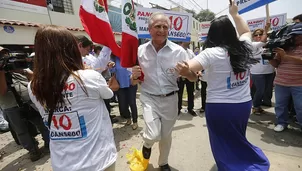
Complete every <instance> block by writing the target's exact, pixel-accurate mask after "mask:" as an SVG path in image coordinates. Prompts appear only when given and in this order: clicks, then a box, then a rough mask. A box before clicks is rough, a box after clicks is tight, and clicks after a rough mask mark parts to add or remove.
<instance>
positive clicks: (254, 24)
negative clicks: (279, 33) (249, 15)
mask: <svg viewBox="0 0 302 171" xmlns="http://www.w3.org/2000/svg"><path fill="white" fill-rule="evenodd" d="M286 19H287V18H286V13H284V14H278V15H272V16H270V23H271V29H272V30H274V31H275V30H279V29H280V28H281V27H282V26H283V25H285V24H286ZM247 24H248V26H249V28H250V30H251V31H252V32H253V31H254V30H256V29H259V28H260V29H264V27H265V24H266V17H262V18H256V19H252V20H247Z"/></svg>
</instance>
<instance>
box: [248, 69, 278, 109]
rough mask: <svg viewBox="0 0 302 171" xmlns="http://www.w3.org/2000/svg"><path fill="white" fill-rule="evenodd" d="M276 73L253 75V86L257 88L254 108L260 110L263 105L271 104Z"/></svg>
mask: <svg viewBox="0 0 302 171" xmlns="http://www.w3.org/2000/svg"><path fill="white" fill-rule="evenodd" d="M274 77H275V73H272V74H252V81H253V86H255V87H256V89H255V93H254V97H253V106H254V107H255V108H259V107H260V106H261V104H262V101H263V103H265V104H268V105H269V104H271V103H272V102H271V99H272V94H273V82H274Z"/></svg>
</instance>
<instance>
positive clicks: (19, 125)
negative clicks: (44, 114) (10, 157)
mask: <svg viewBox="0 0 302 171" xmlns="http://www.w3.org/2000/svg"><path fill="white" fill-rule="evenodd" d="M10 56H11V55H10V51H9V50H8V49H5V48H3V47H0V59H1V61H2V63H1V66H0V94H1V95H0V106H1V108H2V109H3V113H4V116H5V118H6V119H7V121H8V122H9V125H10V128H11V133H12V135H13V137H14V138H16V139H15V140H16V142H20V144H21V145H22V146H23V147H24V148H25V149H26V150H28V151H29V153H30V159H31V161H36V160H38V159H40V158H41V154H42V153H41V152H40V151H39V148H38V143H37V141H36V140H35V138H34V137H33V136H32V135H31V133H30V129H29V127H28V125H27V121H29V122H31V123H32V124H34V125H35V126H36V127H37V128H38V129H39V131H40V132H41V134H42V137H43V139H44V141H45V144H44V145H45V148H46V149H48V148H49V137H48V136H49V135H48V134H49V132H48V130H47V128H46V127H45V125H44V123H43V120H42V118H41V116H40V115H39V113H38V112H37V111H36V110H35V109H34V108H33V107H32V105H33V104H32V103H31V101H30V98H29V94H28V91H27V84H28V79H30V78H31V76H32V75H33V72H32V71H31V70H30V69H28V68H27V69H16V70H8V69H7V68H8V67H7V66H10V67H12V68H16V63H11V62H10V61H9V60H8V59H9V58H10ZM18 60H19V61H20V58H19V59H18ZM21 60H22V59H21ZM24 63H25V64H26V62H25V59H24ZM33 106H34V105H33ZM35 129H36V128H35Z"/></svg>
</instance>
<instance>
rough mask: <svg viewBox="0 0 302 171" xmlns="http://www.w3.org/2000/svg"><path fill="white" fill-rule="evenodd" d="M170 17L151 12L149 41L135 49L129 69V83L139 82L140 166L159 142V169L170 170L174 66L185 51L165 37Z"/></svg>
mask: <svg viewBox="0 0 302 171" xmlns="http://www.w3.org/2000/svg"><path fill="white" fill-rule="evenodd" d="M169 28H170V20H169V18H168V17H167V16H165V15H164V14H163V13H153V14H152V16H151V17H150V19H149V32H150V35H151V38H152V40H151V41H149V42H148V43H145V44H143V45H141V46H140V47H139V49H138V61H139V66H135V67H133V68H132V76H131V82H132V84H137V83H138V82H139V80H138V78H139V77H140V76H141V75H142V74H141V72H143V73H144V78H143V81H142V83H141V95H140V100H141V103H142V106H143V112H144V113H143V115H144V121H145V124H146V128H145V130H144V133H143V139H144V146H143V150H142V152H143V157H144V159H143V160H144V162H143V166H144V167H145V169H146V168H147V166H148V162H149V158H150V155H151V148H152V146H153V144H154V143H155V142H158V141H159V151H160V156H159V160H158V164H159V166H160V168H161V171H170V170H171V169H170V166H169V165H168V156H169V152H170V148H171V143H172V136H171V133H172V129H173V126H174V124H175V122H176V119H177V111H178V107H177V104H178V96H177V95H178V93H177V92H178V86H177V78H178V77H179V74H178V73H177V71H176V69H175V66H176V64H177V63H178V62H181V61H186V60H187V54H186V51H185V50H184V49H183V48H182V47H180V46H179V45H177V44H175V43H172V42H171V41H169V40H168V39H167V38H168V31H169Z"/></svg>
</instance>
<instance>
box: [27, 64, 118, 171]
mask: <svg viewBox="0 0 302 171" xmlns="http://www.w3.org/2000/svg"><path fill="white" fill-rule="evenodd" d="M75 74H77V75H79V76H80V78H81V79H82V81H83V83H84V85H85V87H86V90H87V93H88V96H87V95H86V94H85V92H84V91H83V89H82V88H81V86H80V84H79V83H78V82H77V81H76V80H75V78H74V77H73V76H70V77H69V78H68V80H67V82H66V86H65V88H64V90H63V92H62V95H63V96H64V97H65V105H63V106H57V108H56V109H55V111H54V114H53V117H52V122H51V126H50V130H49V136H50V156H51V164H52V168H53V171H62V170H68V171H69V170H70V171H71V170H72V171H90V170H91V171H103V170H105V169H106V168H108V167H109V166H111V165H112V164H113V163H114V162H115V161H116V159H117V151H116V147H115V142H114V137H113V131H112V125H111V121H110V118H109V114H108V111H107V108H106V106H105V103H104V100H103V99H110V98H111V97H112V96H113V92H112V91H111V90H110V89H109V87H108V86H107V83H106V81H105V79H104V78H103V76H102V75H101V74H100V73H98V72H96V71H93V70H79V71H77V72H75ZM65 90H66V91H65ZM28 91H29V95H30V98H31V99H32V101H33V103H34V104H35V105H36V106H37V108H38V110H39V112H40V114H41V116H42V118H43V120H44V122H45V123H46V124H47V122H48V111H46V110H45V109H44V108H43V107H42V106H41V104H40V103H39V102H38V101H37V100H36V98H35V96H34V95H33V94H32V91H31V88H30V84H29V86H28ZM66 97H68V100H69V101H70V103H69V102H68V101H67V100H66ZM47 125H48V124H47Z"/></svg>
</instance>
